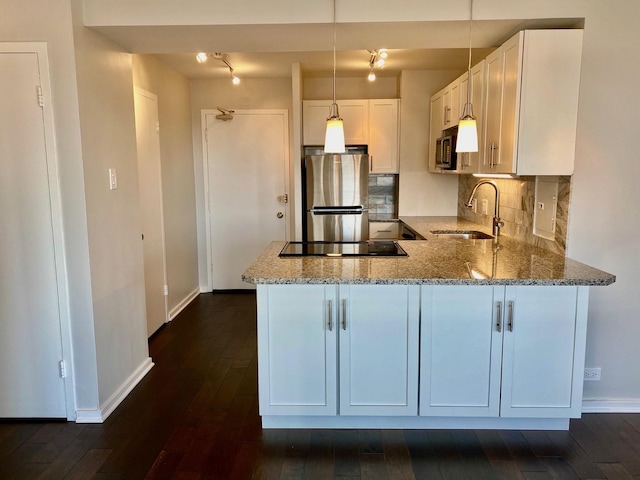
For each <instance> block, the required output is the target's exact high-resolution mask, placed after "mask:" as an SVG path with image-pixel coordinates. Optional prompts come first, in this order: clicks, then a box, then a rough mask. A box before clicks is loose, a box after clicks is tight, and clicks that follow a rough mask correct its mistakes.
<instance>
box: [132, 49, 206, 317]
mask: <svg viewBox="0 0 640 480" xmlns="http://www.w3.org/2000/svg"><path fill="white" fill-rule="evenodd" d="M133 83H134V85H135V86H137V87H140V88H143V89H144V90H147V91H149V92H151V93H154V94H155V95H157V96H158V117H159V121H160V158H161V166H162V197H163V205H164V207H163V208H164V234H165V247H166V265H167V283H168V285H169V297H168V308H169V312H170V315H171V316H172V317H173V316H174V314H175V311H176V310H177V309H180V308H181V307H182V306H184V303H185V301H187V300H188V299H189V298H191V297H192V296H193V294H194V292H199V291H200V288H199V284H198V246H197V229H196V197H195V177H194V173H193V142H192V133H191V88H190V85H189V80H188V79H187V78H186V77H184V76H182V75H181V74H179V73H178V72H177V71H175V70H173V69H172V68H170V67H168V66H167V65H165V64H163V63H162V62H160V61H159V60H158V59H157V58H156V57H155V56H153V55H133Z"/></svg>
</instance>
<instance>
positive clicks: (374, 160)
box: [369, 99, 399, 173]
mask: <svg viewBox="0 0 640 480" xmlns="http://www.w3.org/2000/svg"><path fill="white" fill-rule="evenodd" d="M398 104H399V100H398V99H388V100H369V155H370V156H371V173H398V153H399V152H398V133H399V129H398V127H399V116H398V113H399V111H398V110H399V109H398Z"/></svg>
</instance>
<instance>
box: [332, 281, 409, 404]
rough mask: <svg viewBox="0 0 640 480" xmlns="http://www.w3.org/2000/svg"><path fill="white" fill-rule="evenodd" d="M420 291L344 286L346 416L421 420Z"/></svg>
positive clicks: (343, 400) (342, 401)
mask: <svg viewBox="0 0 640 480" xmlns="http://www.w3.org/2000/svg"><path fill="white" fill-rule="evenodd" d="M418 296H419V287H417V286H407V285H358V286H342V287H340V414H341V415H417V413H418V329H419V327H418V322H419V316H418V309H419V301H418Z"/></svg>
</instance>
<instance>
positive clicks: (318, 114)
mask: <svg viewBox="0 0 640 480" xmlns="http://www.w3.org/2000/svg"><path fill="white" fill-rule="evenodd" d="M331 103H332V102H331V100H304V101H303V102H302V129H303V142H304V145H324V135H325V132H326V126H327V117H328V116H329V108H330V107H331ZM338 109H339V112H340V117H342V120H344V141H345V143H346V144H347V145H368V144H369V101H368V100H340V101H339V102H338Z"/></svg>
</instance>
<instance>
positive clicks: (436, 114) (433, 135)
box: [427, 91, 444, 172]
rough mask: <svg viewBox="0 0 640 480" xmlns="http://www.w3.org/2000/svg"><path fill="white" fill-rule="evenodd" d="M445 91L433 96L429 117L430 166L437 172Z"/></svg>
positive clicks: (430, 168) (430, 169) (432, 170)
mask: <svg viewBox="0 0 640 480" xmlns="http://www.w3.org/2000/svg"><path fill="white" fill-rule="evenodd" d="M443 93H444V92H443V91H440V92H438V93H436V94H434V95H433V96H432V97H431V110H430V112H431V113H430V117H429V158H428V159H427V161H428V168H429V171H430V172H437V171H438V169H437V168H436V139H438V138H440V136H442V130H443V128H444V126H443V123H442V122H443V114H442V112H443V108H444V107H443V102H444V99H443Z"/></svg>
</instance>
